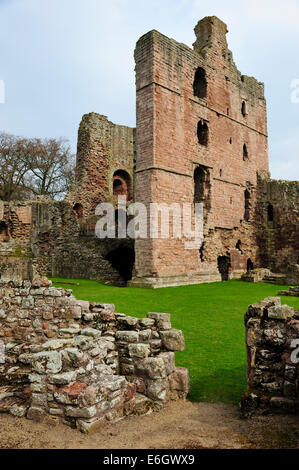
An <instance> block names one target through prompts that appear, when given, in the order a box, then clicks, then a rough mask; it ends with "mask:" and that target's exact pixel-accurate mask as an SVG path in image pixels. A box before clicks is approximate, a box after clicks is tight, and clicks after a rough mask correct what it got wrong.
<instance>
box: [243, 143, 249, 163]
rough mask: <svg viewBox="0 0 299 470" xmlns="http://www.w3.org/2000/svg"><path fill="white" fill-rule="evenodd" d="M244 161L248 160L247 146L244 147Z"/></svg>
mask: <svg viewBox="0 0 299 470" xmlns="http://www.w3.org/2000/svg"><path fill="white" fill-rule="evenodd" d="M243 160H244V161H245V160H248V150H247V145H246V144H244V145H243Z"/></svg>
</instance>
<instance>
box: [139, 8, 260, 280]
mask: <svg viewBox="0 0 299 470" xmlns="http://www.w3.org/2000/svg"><path fill="white" fill-rule="evenodd" d="M226 32H227V28H226V25H225V24H224V23H223V22H222V21H220V20H219V19H218V18H216V17H207V18H204V19H203V20H201V21H200V22H199V23H198V25H197V26H196V28H195V34H196V42H195V44H194V50H191V49H190V48H189V47H187V46H185V45H184V44H181V43H177V42H176V41H174V40H173V39H169V38H167V37H165V36H163V35H162V34H160V33H159V32H157V31H155V30H154V31H151V32H149V33H147V34H146V35H144V36H142V37H141V38H140V39H139V41H138V42H137V45H136V49H135V61H136V90H137V91H136V92H137V130H136V133H137V134H136V151H137V154H136V172H135V199H136V200H138V201H140V202H143V203H145V204H146V205H147V206H148V205H149V203H150V202H156V203H168V204H171V203H173V202H174V201H175V202H178V203H179V204H181V205H182V203H183V202H189V203H192V202H193V201H194V196H195V186H196V182H195V181H194V177H195V174H196V171H198V169H201V171H203V172H204V173H205V175H206V178H205V179H204V180H205V182H204V183H203V184H204V185H206V187H205V188H203V191H202V194H203V197H202V201H201V202H202V203H203V205H204V211H205V223H204V235H205V239H204V245H203V246H202V247H197V248H195V249H191V250H185V248H184V242H185V241H186V240H184V239H182V240H177V239H175V238H171V239H167V240H165V239H162V238H158V239H154V240H151V239H138V240H136V243H135V249H136V279H134V280H133V282H134V283H135V285H142V284H143V285H145V284H147V283H148V284H149V285H151V286H158V285H174V284H183V283H188V284H190V283H192V282H196V283H197V282H202V281H213V280H214V281H216V280H220V279H221V276H220V273H219V269H218V258H219V257H223V256H228V257H229V256H230V251H231V250H234V249H235V248H236V244H237V243H238V241H239V240H241V243H242V244H243V253H240V254H241V255H242V257H241V258H242V259H238V260H236V257H233V256H232V257H231V262H230V272H229V273H228V275H229V276H230V277H232V276H234V274H240V271H242V270H246V269H245V268H244V266H245V265H246V261H247V259H248V258H253V259H252V261H253V262H255V256H256V248H255V228H254V220H253V214H254V210H255V190H256V185H257V172H259V171H268V146H267V115H266V102H265V98H264V87H263V84H262V83H259V82H258V81H257V80H255V79H254V78H252V77H247V76H244V75H241V73H240V72H239V71H238V70H237V68H236V66H235V64H234V62H233V59H232V53H231V52H230V51H229V49H228V46H227V42H226ZM198 72H201V74H198ZM197 75H198V76H199V75H202V77H204V78H203V81H204V85H205V86H204V87H203V84H201V91H200V93H199V90H198V87H197V85H196V80H197V78H198V77H197ZM203 88H204V89H203ZM246 194H247V195H246ZM224 240H225V243H224V242H223V241H224ZM233 258H234V259H233ZM234 263H235V265H234Z"/></svg>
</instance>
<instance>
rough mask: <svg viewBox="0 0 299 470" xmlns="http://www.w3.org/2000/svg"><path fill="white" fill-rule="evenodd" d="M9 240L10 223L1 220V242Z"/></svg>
mask: <svg viewBox="0 0 299 470" xmlns="http://www.w3.org/2000/svg"><path fill="white" fill-rule="evenodd" d="M8 241H9V233H8V225H7V224H6V223H5V222H0V243H1V242H3V243H6V242H8Z"/></svg>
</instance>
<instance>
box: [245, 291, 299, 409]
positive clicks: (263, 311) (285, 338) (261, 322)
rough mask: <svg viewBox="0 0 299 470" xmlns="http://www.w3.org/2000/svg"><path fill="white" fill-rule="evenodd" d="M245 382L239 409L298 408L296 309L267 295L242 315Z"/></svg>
mask: <svg viewBox="0 0 299 470" xmlns="http://www.w3.org/2000/svg"><path fill="white" fill-rule="evenodd" d="M245 328H246V348H247V384H248V389H247V390H246V391H245V393H244V395H243V398H242V401H241V409H242V414H243V415H244V416H245V417H250V416H251V415H253V414H254V413H262V414H266V413H269V412H270V413H297V412H298V410H299V366H298V363H299V349H298V346H299V311H295V310H294V309H293V308H292V307H289V306H288V305H281V300H280V298H279V297H268V298H266V299H264V300H262V301H261V302H259V303H256V304H252V305H250V306H249V307H248V310H247V312H246V314H245Z"/></svg>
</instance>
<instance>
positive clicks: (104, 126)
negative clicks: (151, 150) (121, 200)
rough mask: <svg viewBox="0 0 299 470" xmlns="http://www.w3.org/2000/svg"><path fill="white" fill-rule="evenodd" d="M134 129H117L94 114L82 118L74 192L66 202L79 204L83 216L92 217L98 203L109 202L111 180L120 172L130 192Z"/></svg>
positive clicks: (132, 180) (131, 189)
mask: <svg viewBox="0 0 299 470" xmlns="http://www.w3.org/2000/svg"><path fill="white" fill-rule="evenodd" d="M134 160H135V129H133V128H130V127H127V126H118V125H116V124H113V123H112V122H110V121H108V119H107V117H106V116H102V115H100V114H97V113H90V114H86V115H84V116H83V117H82V121H81V123H80V127H79V131H78V147H77V164H76V189H75V191H74V192H73V193H71V194H70V195H69V200H71V201H72V203H73V204H74V205H75V204H81V205H82V209H83V215H84V217H89V216H94V214H95V208H96V206H97V205H98V204H99V203H100V202H105V201H113V181H114V175H115V173H116V172H119V171H122V172H125V174H126V175H127V176H128V178H129V179H130V186H131V187H130V198H132V196H133V192H134V176H133V171H134Z"/></svg>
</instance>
